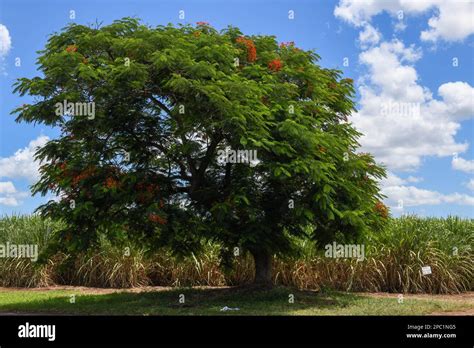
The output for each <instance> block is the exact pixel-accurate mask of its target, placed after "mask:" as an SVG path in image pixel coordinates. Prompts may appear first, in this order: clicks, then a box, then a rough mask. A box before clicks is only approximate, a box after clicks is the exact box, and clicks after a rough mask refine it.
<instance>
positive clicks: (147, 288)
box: [0, 285, 230, 295]
mask: <svg viewBox="0 0 474 348" xmlns="http://www.w3.org/2000/svg"><path fill="white" fill-rule="evenodd" d="M228 288H230V287H228V286H219V287H218V286H215V287H213V286H194V287H193V289H228ZM173 289H176V288H173V287H170V286H142V287H139V288H125V289H124V288H120V289H115V288H91V287H87V286H69V285H55V286H45V287H41V288H5V287H0V292H13V291H26V292H29V291H31V292H36V291H55V290H68V291H74V292H77V293H80V294H90V295H102V294H103V295H106V294H114V293H118V292H127V293H140V292H155V291H169V290H173Z"/></svg>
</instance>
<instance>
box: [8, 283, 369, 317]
mask: <svg viewBox="0 0 474 348" xmlns="http://www.w3.org/2000/svg"><path fill="white" fill-rule="evenodd" d="M73 294H74V292H73V291H70V290H68V291H54V293H48V291H44V292H34V293H33V292H24V295H22V296H23V297H22V298H13V299H10V300H8V299H7V300H6V301H5V300H0V315H1V313H10V314H13V313H18V314H21V313H29V314H31V313H41V314H73V315H74V314H77V315H81V314H88V315H89V314H95V315H292V314H295V313H296V312H298V313H301V312H302V311H310V312H313V311H318V310H323V309H326V310H331V309H334V310H335V311H337V309H341V308H344V307H347V306H350V305H352V304H354V303H355V302H356V301H357V300H358V299H360V297H358V296H357V295H353V294H347V293H337V292H328V293H318V292H314V291H300V290H296V289H291V288H285V287H277V288H273V289H270V290H269V289H267V290H262V289H251V288H245V287H244V288H221V289H219V288H213V289H206V288H204V289H193V288H177V289H172V290H160V291H150V292H139V293H134V292H117V293H109V294H77V295H76V296H75V303H71V302H70V299H71V295H73ZM292 299H294V302H293V303H291V300H292ZM180 300H181V301H180ZM225 306H227V307H230V308H239V310H231V311H221V309H222V308H223V307H225ZM315 314H316V313H315Z"/></svg>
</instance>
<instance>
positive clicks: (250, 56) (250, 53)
mask: <svg viewBox="0 0 474 348" xmlns="http://www.w3.org/2000/svg"><path fill="white" fill-rule="evenodd" d="M235 41H236V42H237V43H240V44H244V45H245V46H246V47H247V60H248V61H249V62H255V61H256V60H257V48H256V47H255V44H254V42H253V41H252V40H250V39H246V38H245V37H243V36H240V37H238V38H237V39H236V40H235Z"/></svg>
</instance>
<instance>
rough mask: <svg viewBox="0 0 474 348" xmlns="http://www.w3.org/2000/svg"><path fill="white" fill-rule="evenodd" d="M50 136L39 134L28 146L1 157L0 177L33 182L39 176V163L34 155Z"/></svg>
mask: <svg viewBox="0 0 474 348" xmlns="http://www.w3.org/2000/svg"><path fill="white" fill-rule="evenodd" d="M48 140H49V137H47V136H44V135H42V136H39V137H38V138H36V139H34V140H32V141H30V143H29V144H28V146H27V147H25V148H23V149H19V150H17V151H16V152H15V153H14V154H13V155H12V156H10V157H0V177H4V178H11V179H21V178H24V179H26V180H28V182H30V183H33V182H35V181H36V180H37V179H38V177H39V172H38V168H39V163H38V162H37V161H35V159H34V155H35V152H36V149H37V148H38V147H41V146H43V145H44V144H45V143H46V142H47V141H48Z"/></svg>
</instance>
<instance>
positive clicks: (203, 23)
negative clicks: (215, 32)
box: [196, 22, 209, 26]
mask: <svg viewBox="0 0 474 348" xmlns="http://www.w3.org/2000/svg"><path fill="white" fill-rule="evenodd" d="M196 24H197V25H199V26H203V25H209V22H196Z"/></svg>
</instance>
